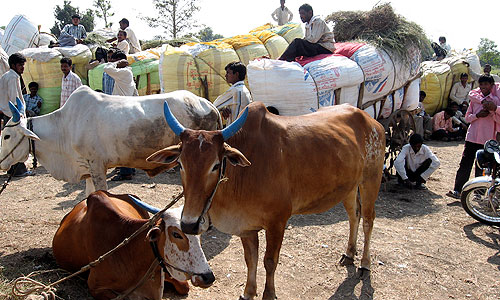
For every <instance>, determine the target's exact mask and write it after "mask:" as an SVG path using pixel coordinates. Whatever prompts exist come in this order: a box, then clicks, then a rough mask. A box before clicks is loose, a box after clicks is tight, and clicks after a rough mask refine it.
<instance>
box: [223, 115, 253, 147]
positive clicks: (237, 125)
mask: <svg viewBox="0 0 500 300" xmlns="http://www.w3.org/2000/svg"><path fill="white" fill-rule="evenodd" d="M247 117H248V107H247V108H245V110H244V111H243V113H242V114H241V116H239V118H238V119H236V121H234V122H233V123H231V124H230V125H229V126H228V127H226V128H224V129H223V130H222V136H223V137H224V141H227V140H228V139H229V138H230V137H232V136H233V135H235V133H236V132H238V130H240V129H241V127H243V124H245V121H246V120H247Z"/></svg>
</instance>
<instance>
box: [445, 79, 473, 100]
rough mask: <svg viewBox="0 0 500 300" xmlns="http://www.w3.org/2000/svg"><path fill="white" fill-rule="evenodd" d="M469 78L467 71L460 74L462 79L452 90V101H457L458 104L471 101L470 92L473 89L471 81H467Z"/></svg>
mask: <svg viewBox="0 0 500 300" xmlns="http://www.w3.org/2000/svg"><path fill="white" fill-rule="evenodd" d="M468 80H469V75H468V74H467V73H462V74H460V81H459V82H456V83H455V84H454V85H453V87H452V88H451V91H450V99H451V101H453V102H455V103H457V104H458V105H462V103H464V102H467V103H468V102H469V92H470V91H471V89H472V86H471V84H470V83H467V81H468Z"/></svg>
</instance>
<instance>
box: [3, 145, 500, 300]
mask: <svg viewBox="0 0 500 300" xmlns="http://www.w3.org/2000/svg"><path fill="white" fill-rule="evenodd" d="M428 145H429V146H430V147H431V149H432V150H433V151H434V152H435V153H436V154H437V156H438V157H439V158H440V160H441V167H440V169H438V170H437V171H436V173H434V174H433V176H432V177H431V179H430V180H429V182H428V183H427V186H428V190H424V191H407V190H402V189H400V188H399V187H398V186H397V185H396V180H395V179H393V180H392V181H390V182H389V183H387V184H385V185H384V184H383V185H382V187H381V191H380V194H379V199H378V201H377V205H376V211H377V218H376V219H375V228H374V230H373V237H372V244H371V258H372V272H371V275H370V276H369V277H368V278H366V279H363V280H360V279H359V278H358V276H357V274H356V269H355V267H343V266H340V265H339V264H338V261H339V259H340V257H341V255H342V254H343V253H344V251H345V247H346V245H347V234H348V222H347V216H346V214H345V212H344V209H343V207H342V205H339V206H337V207H335V208H333V209H331V210H330V211H328V212H325V213H323V214H319V215H306V216H294V217H292V218H291V219H290V221H289V225H288V229H287V230H286V232H285V238H284V241H283V247H282V250H281V254H280V263H279V266H278V269H277V271H276V287H277V295H278V298H279V299H384V300H385V299H496V300H498V299H500V286H499V282H500V279H499V278H500V246H499V243H500V232H499V229H498V228H495V227H490V226H485V225H481V224H480V223H477V222H476V221H475V220H474V219H472V218H471V217H469V216H468V215H467V214H466V213H465V211H464V210H463V209H462V208H461V205H460V203H459V202H458V201H455V200H453V199H450V198H448V197H446V196H444V195H445V193H446V192H447V191H448V190H449V189H450V188H451V187H452V185H453V181H454V177H455V171H456V169H457V166H458V162H459V160H460V154H461V151H462V149H463V142H462V143H459V142H450V143H444V142H439V143H438V142H429V143H428ZM111 175H112V174H109V175H108V177H109V176H111ZM6 178H7V177H6V175H1V176H0V181H1V182H3V181H4V180H5V179H6ZM153 181H154V182H155V183H156V186H155V187H154V188H153V187H151V183H152V182H153ZM109 186H110V191H111V192H112V193H118V194H121V193H133V194H136V195H138V196H140V197H141V199H143V200H145V201H146V202H149V203H151V204H154V205H156V206H158V207H163V206H162V205H165V204H166V203H167V201H168V199H169V198H170V197H172V196H173V195H176V194H177V193H178V192H180V191H181V186H180V185H179V179H178V173H163V174H161V175H159V176H157V177H155V178H153V179H150V178H148V177H147V176H146V175H145V174H144V173H143V172H139V175H138V176H136V177H135V179H134V180H133V181H130V182H121V183H117V182H109ZM82 199H84V185H83V182H82V183H81V184H78V185H74V184H68V183H65V182H61V181H56V180H54V179H53V178H52V177H51V176H50V175H49V174H48V173H47V172H46V171H45V170H44V169H43V168H38V169H36V176H32V177H27V178H21V179H14V180H13V182H12V183H11V184H10V185H9V186H8V187H7V189H6V190H5V191H4V192H3V194H1V195H0V213H1V218H0V299H14V298H12V297H10V296H8V294H9V293H10V290H9V289H10V287H11V283H12V281H13V280H14V279H16V278H17V277H19V276H21V275H23V274H28V273H30V272H33V271H42V270H50V269H56V268H57V265H56V264H55V261H54V259H53V257H52V251H51V248H50V247H51V241H52V237H53V235H54V233H55V231H56V229H57V227H58V225H59V222H60V221H61V219H62V217H63V216H64V215H65V214H66V213H68V212H69V211H70V210H71V208H72V207H73V206H74V205H75V204H77V203H78V202H79V201H81V200H82ZM360 232H362V230H360ZM263 238H264V235H263V233H262V232H261V234H260V256H259V259H260V260H262V257H263V253H264V249H265V240H264V239H263ZM362 239H363V237H362V233H361V234H360V237H359V238H358V249H362V248H361V247H362ZM202 245H203V248H204V250H205V253H206V256H207V259H208V260H209V263H210V265H211V267H212V270H213V271H214V274H215V276H216V282H215V283H214V285H213V286H212V287H210V288H208V289H200V288H196V287H191V291H190V293H189V295H188V296H187V297H180V296H177V295H175V293H174V292H172V291H171V290H167V291H166V292H165V294H164V299H176V300H177V299H186V300H188V299H237V298H238V296H239V295H240V294H241V293H242V291H243V288H244V284H245V280H246V267H245V262H244V259H243V248H242V246H241V243H240V241H239V239H238V238H237V237H231V236H228V235H226V234H223V233H220V232H218V231H216V230H211V231H209V232H207V233H206V234H204V235H203V237H202ZM355 264H356V265H359V257H358V258H357V259H356V261H355ZM258 268H259V269H258V293H259V296H261V295H262V292H263V286H264V280H265V271H264V267H263V264H262V261H260V262H259V267H258ZM64 275H65V274H64V273H62V272H55V273H49V274H42V275H40V276H38V277H37V279H41V280H42V281H45V282H48V281H52V282H53V281H54V280H57V279H58V278H61V277H62V276H64ZM57 295H58V297H60V299H67V300H69V299H92V298H91V297H90V295H89V293H88V291H87V287H86V283H85V281H84V279H80V278H76V279H72V280H70V281H68V282H66V283H63V284H61V285H60V286H59V287H58V292H57Z"/></svg>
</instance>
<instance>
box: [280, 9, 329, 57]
mask: <svg viewBox="0 0 500 300" xmlns="http://www.w3.org/2000/svg"><path fill="white" fill-rule="evenodd" d="M299 15H300V19H301V20H302V22H303V23H306V33H305V36H304V38H303V39H299V38H296V39H294V40H293V41H292V43H291V44H290V45H288V48H286V50H285V52H283V54H282V55H281V57H280V58H279V59H280V60H286V61H294V60H295V58H296V57H299V56H306V57H312V56H316V55H318V54H331V53H333V52H334V51H335V44H334V43H335V41H334V40H333V33H332V31H331V30H330V28H328V25H326V23H325V21H324V20H322V19H321V18H320V17H319V16H314V17H313V9H312V7H311V5H309V4H303V5H302V6H301V7H300V8H299Z"/></svg>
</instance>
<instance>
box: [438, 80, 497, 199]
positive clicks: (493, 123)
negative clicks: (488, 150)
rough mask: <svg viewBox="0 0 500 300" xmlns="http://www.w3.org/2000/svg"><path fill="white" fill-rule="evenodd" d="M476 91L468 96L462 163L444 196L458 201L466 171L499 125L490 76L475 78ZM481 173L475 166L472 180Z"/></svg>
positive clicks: (465, 178)
mask: <svg viewBox="0 0 500 300" xmlns="http://www.w3.org/2000/svg"><path fill="white" fill-rule="evenodd" d="M478 81H479V88H477V89H475V90H472V91H471V92H470V93H469V98H470V106H469V108H468V109H467V112H466V113H465V121H467V122H469V123H470V126H469V129H468V130H467V136H466V137H465V146H464V152H463V153H462V160H461V161H460V167H459V168H458V171H457V175H456V177H455V187H454V189H453V191H449V192H448V193H447V194H446V195H447V196H450V197H453V198H456V199H459V198H460V193H461V192H462V187H463V185H464V184H465V183H466V182H467V180H469V176H470V171H471V169H472V165H473V164H474V159H475V157H476V151H477V150H480V149H482V148H483V147H484V143H485V142H486V141H488V140H491V139H495V138H496V132H497V127H498V124H499V123H500V98H498V97H497V96H495V95H494V94H493V89H494V87H495V81H494V79H493V77H491V76H490V75H481V77H479V80H478ZM481 175H482V172H481V169H479V168H478V167H477V166H476V171H475V176H476V177H477V176H481Z"/></svg>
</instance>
